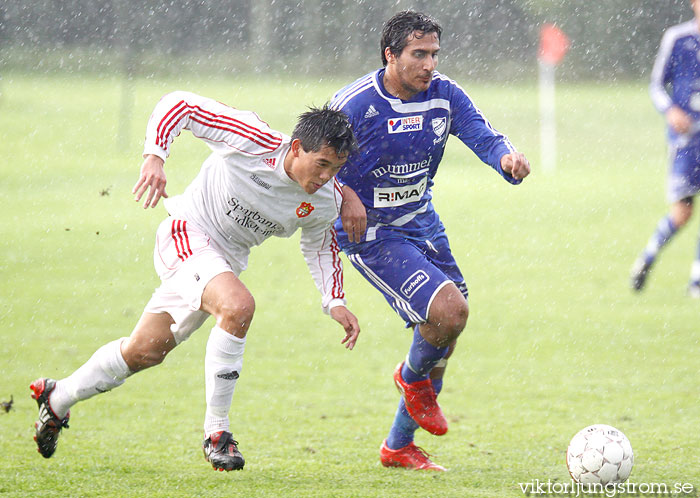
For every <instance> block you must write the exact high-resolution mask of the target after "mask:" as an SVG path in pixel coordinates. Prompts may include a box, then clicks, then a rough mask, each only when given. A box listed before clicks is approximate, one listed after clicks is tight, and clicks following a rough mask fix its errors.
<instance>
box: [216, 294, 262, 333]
mask: <svg viewBox="0 0 700 498" xmlns="http://www.w3.org/2000/svg"><path fill="white" fill-rule="evenodd" d="M254 314H255V300H254V299H253V296H249V297H246V298H242V299H241V298H239V299H235V300H228V301H225V302H224V303H222V304H221V307H220V308H219V310H218V316H217V317H216V318H217V322H218V324H219V326H220V327H221V328H222V329H224V330H226V331H227V332H230V333H235V332H237V331H246V330H248V327H249V326H250V322H251V321H252V320H253V315H254Z"/></svg>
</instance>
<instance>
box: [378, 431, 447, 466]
mask: <svg viewBox="0 0 700 498" xmlns="http://www.w3.org/2000/svg"><path fill="white" fill-rule="evenodd" d="M429 456H430V455H428V453H427V452H426V451H425V450H424V449H423V448H419V447H418V446H416V445H415V444H413V443H409V444H408V445H406V446H404V447H403V448H399V449H398V450H392V449H390V448H389V447H388V446H387V445H386V439H385V440H384V442H383V443H382V447H381V448H379V458H380V460H381V461H382V465H384V466H385V467H404V468H406V469H415V470H436V471H438V472H444V470H445V467H443V466H442V465H438V464H436V463H435V462H433V461H431V460H430V458H428V457H429Z"/></svg>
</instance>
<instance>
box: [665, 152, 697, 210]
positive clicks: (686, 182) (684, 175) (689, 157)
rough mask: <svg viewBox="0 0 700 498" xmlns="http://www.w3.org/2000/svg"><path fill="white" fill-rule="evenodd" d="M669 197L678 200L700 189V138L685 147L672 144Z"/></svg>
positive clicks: (671, 199) (690, 195) (671, 200)
mask: <svg viewBox="0 0 700 498" xmlns="http://www.w3.org/2000/svg"><path fill="white" fill-rule="evenodd" d="M670 156H671V158H670V165H669V169H668V186H667V198H668V201H669V202H672V203H673V202H677V201H680V200H682V199H685V198H686V197H693V196H694V195H696V194H697V193H698V192H699V191H700V139H698V138H694V139H693V140H691V141H690V142H689V143H688V144H687V145H685V146H684V147H677V146H671V149H670Z"/></svg>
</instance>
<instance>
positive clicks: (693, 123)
mask: <svg viewBox="0 0 700 498" xmlns="http://www.w3.org/2000/svg"><path fill="white" fill-rule="evenodd" d="M690 4H691V6H692V8H693V12H694V13H695V18H694V19H692V20H691V21H687V22H684V23H682V24H678V25H676V26H673V27H671V28H669V29H668V30H667V31H666V32H665V33H664V36H663V39H662V40H661V46H660V47H659V52H658V54H657V56H656V61H655V62H654V69H653V70H652V74H651V85H650V87H649V90H650V94H651V98H652V102H653V103H654V107H656V109H657V110H658V111H659V112H660V113H662V114H664V116H665V117H666V123H667V125H668V142H669V149H670V150H669V152H670V153H669V156H670V165H669V170H668V185H667V198H668V200H669V202H670V203H671V208H670V210H669V212H668V214H666V215H665V216H664V217H663V218H662V219H661V220H660V221H659V223H658V225H657V226H656V230H655V231H654V233H653V234H652V236H651V238H650V239H649V242H648V243H647V245H646V247H645V248H644V251H643V252H642V254H641V255H640V256H639V257H638V258H637V260H636V261H635V263H634V265H633V267H632V276H631V282H630V283H631V286H632V289H634V290H635V291H641V290H642V289H643V288H644V284H645V282H646V279H647V276H648V275H649V271H650V270H651V267H652V265H653V264H654V261H655V260H656V257H657V256H658V254H659V251H660V250H661V248H662V247H664V245H666V244H667V243H668V242H669V241H670V240H671V238H672V237H673V236H674V235H675V233H676V232H677V231H678V230H679V229H680V228H681V227H683V226H684V225H685V224H686V223H687V222H688V220H689V219H690V217H691V216H692V214H693V198H694V197H695V195H697V193H698V191H700V60H699V58H700V0H690ZM688 295H690V296H691V297H695V298H700V242H698V248H697V252H696V255H695V261H693V264H692V267H691V270H690V282H689V284H688Z"/></svg>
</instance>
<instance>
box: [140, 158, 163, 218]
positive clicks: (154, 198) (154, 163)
mask: <svg viewBox="0 0 700 498" xmlns="http://www.w3.org/2000/svg"><path fill="white" fill-rule="evenodd" d="M164 164H165V161H163V159H161V158H160V157H158V156H156V155H155V154H148V155H146V158H145V159H144V160H143V164H142V165H141V174H140V175H139V180H138V181H137V182H136V185H134V188H133V189H131V193H132V194H134V200H136V202H138V201H140V200H141V197H143V194H145V193H146V192H148V193H146V200H145V201H144V203H143V208H144V209H146V208H148V207H149V206H150V207H152V208H154V207H156V204H158V201H159V200H160V198H161V197H168V194H166V193H165V184H166V183H167V179H166V178H165V169H164V168H163V165H164Z"/></svg>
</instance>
